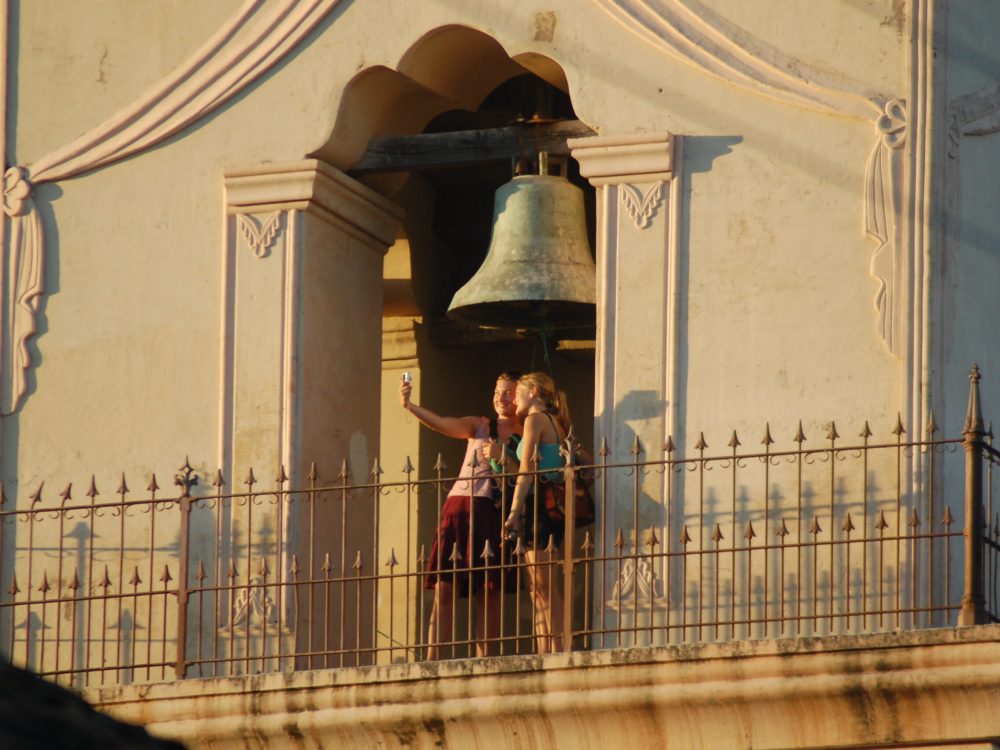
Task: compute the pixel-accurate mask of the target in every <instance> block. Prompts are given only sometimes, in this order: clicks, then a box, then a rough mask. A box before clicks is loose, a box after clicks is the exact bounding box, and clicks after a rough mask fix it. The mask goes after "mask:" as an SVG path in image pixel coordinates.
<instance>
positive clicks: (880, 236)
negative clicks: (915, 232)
mask: <svg viewBox="0 0 1000 750" xmlns="http://www.w3.org/2000/svg"><path fill="white" fill-rule="evenodd" d="M875 129H876V132H877V133H878V140H877V141H876V142H875V147H874V148H873V149H872V153H871V156H870V157H869V159H868V168H867V169H866V170H865V232H866V233H867V235H868V236H869V237H871V238H872V239H874V240H875V241H876V242H877V243H878V246H877V247H876V248H875V249H874V250H873V251H872V254H871V256H870V261H869V272H870V273H871V276H872V278H873V279H875V280H876V281H877V282H878V288H877V289H876V291H875V298H874V305H875V312H876V316H877V317H876V330H877V331H878V333H879V336H881V337H882V340H883V341H884V342H885V345H886V346H887V347H888V348H889V351H890V352H892V353H893V354H901V343H902V342H901V341H900V340H899V337H898V336H897V335H896V333H897V332H895V331H894V330H893V321H894V320H895V318H896V311H897V305H898V304H899V301H898V299H897V297H898V291H897V290H896V288H895V283H894V281H895V279H896V277H897V270H898V269H900V268H901V267H902V264H903V258H901V257H900V253H901V252H902V247H901V246H900V242H899V238H898V237H897V231H896V230H897V227H898V226H899V211H900V205H899V202H900V199H899V185H900V184H901V183H902V170H903V163H902V151H901V149H902V146H903V144H904V143H906V105H905V103H904V102H903V101H901V100H899V99H890V100H889V101H888V102H887V103H886V105H885V110H884V111H883V113H882V115H881V116H880V117H879V118H878V120H876V121H875Z"/></svg>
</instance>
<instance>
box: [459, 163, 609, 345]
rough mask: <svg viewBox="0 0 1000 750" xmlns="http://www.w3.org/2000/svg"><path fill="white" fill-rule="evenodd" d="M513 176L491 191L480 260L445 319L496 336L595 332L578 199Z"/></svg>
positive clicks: (563, 186) (560, 188)
mask: <svg viewBox="0 0 1000 750" xmlns="http://www.w3.org/2000/svg"><path fill="white" fill-rule="evenodd" d="M546 156H547V155H546V154H540V155H539V157H540V158H539V167H540V169H539V171H540V172H541V174H537V175H536V174H529V175H518V176H516V177H514V178H513V179H512V180H511V181H510V182H508V183H506V184H504V185H501V186H500V188H499V189H497V192H496V196H495V198H494V202H493V233H492V236H491V237H490V249H489V252H487V254H486V260H484V261H483V265H482V266H480V268H479V270H478V271H476V273H475V275H473V277H472V278H471V279H469V281H468V283H466V284H465V286H463V287H462V288H461V289H459V290H458V291H457V292H455V296H454V297H453V298H452V300H451V305H450V306H449V308H448V313H449V314H450V315H453V316H455V317H458V318H463V319H465V320H469V321H471V322H474V323H478V324H479V325H482V326H491V327H499V328H538V327H547V326H551V327H553V328H582V327H586V326H592V325H594V321H595V305H596V301H597V295H596V280H595V276H596V268H595V266H594V260H593V257H592V256H591V253H590V243H589V242H588V240H587V225H586V220H585V218H584V209H583V191H582V190H580V188H578V187H576V186H575V185H573V184H572V183H571V182H570V181H569V180H567V179H566V178H565V177H562V176H558V175H550V174H546V172H547V171H548V170H547V161H548V160H547V158H546Z"/></svg>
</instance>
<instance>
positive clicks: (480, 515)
mask: <svg viewBox="0 0 1000 750" xmlns="http://www.w3.org/2000/svg"><path fill="white" fill-rule="evenodd" d="M472 500H473V513H472V514H471V515H470V513H469V497H468V496H465V497H462V496H460V495H452V496H450V497H449V498H448V499H447V500H445V503H444V507H443V508H441V523H440V524H439V525H438V529H437V533H435V535H434V543H433V544H432V545H431V554H430V558H429V559H428V560H427V568H426V572H427V576H426V577H425V578H424V588H427V589H433V588H434V585H435V584H436V583H438V582H439V581H440V582H441V583H451V584H454V585H455V587H456V590H457V592H458V595H459V596H468V595H469V584H470V582H471V584H472V586H473V589H474V590H475V591H480V590H484V589H485V590H489V591H513V590H514V588H515V586H516V585H517V570H516V569H515V568H513V567H511V565H510V562H511V561H510V560H509V559H508V558H509V555H508V554H507V553H503V559H501V547H502V545H503V542H502V539H503V519H502V518H501V517H500V508H499V507H497V503H496V501H494V500H493V499H492V498H488V497H475V498H473V499H472ZM470 531H471V533H470ZM487 541H488V542H489V545H490V550H491V551H492V553H493V557H491V558H489V559H488V560H487V559H484V558H483V550H484V549H485V548H486V542H487ZM456 549H457V550H458V554H459V555H461V559H460V560H459V559H455V560H452V559H451V558H452V557H453V555H454V552H455V550H456ZM501 565H502V567H501ZM470 568H471V570H470Z"/></svg>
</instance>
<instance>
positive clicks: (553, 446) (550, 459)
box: [517, 412, 564, 481]
mask: <svg viewBox="0 0 1000 750" xmlns="http://www.w3.org/2000/svg"><path fill="white" fill-rule="evenodd" d="M545 416H546V417H548V418H549V422H552V415H551V414H549V413H548V412H545ZM555 427H556V426H555V423H554V422H553V423H552V429H555ZM556 434H557V435H558V434H559V430H556ZM523 453H524V443H523V442H520V443H518V444H517V460H518V461H520V460H521V459H522V458H523ZM563 465H564V462H563V457H562V454H561V453H560V452H559V443H539V444H538V470H539V471H542V470H544V469H561V468H562V467H563ZM560 476H561V475H560V474H558V473H556V472H549V473H548V474H546V475H545V478H546V479H549V480H553V481H555V480H558V479H559V477H560Z"/></svg>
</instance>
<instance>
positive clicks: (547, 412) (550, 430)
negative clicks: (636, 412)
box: [504, 372, 570, 654]
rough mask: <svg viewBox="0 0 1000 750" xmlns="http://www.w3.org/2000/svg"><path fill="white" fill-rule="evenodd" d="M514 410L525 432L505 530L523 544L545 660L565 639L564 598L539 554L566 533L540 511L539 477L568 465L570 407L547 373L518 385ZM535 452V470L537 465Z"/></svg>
mask: <svg viewBox="0 0 1000 750" xmlns="http://www.w3.org/2000/svg"><path fill="white" fill-rule="evenodd" d="M514 406H515V409H516V413H517V416H518V418H519V419H520V420H521V423H522V424H523V426H524V432H523V436H522V438H521V442H520V443H519V444H518V447H517V458H518V460H519V461H520V467H519V474H518V477H517V484H516V485H515V487H514V496H513V499H512V500H511V508H510V515H509V516H508V517H507V520H506V521H505V523H504V527H505V528H507V529H508V530H510V531H512V532H514V533H515V534H517V535H519V536H520V537H521V538H522V539H523V541H524V546H525V548H526V551H525V554H524V559H525V563H526V565H525V571H526V573H527V578H528V592H529V594H530V596H531V603H532V611H533V615H534V633H535V647H536V650H537V651H538V653H539V654H546V653H550V652H553V651H559V650H561V648H562V638H561V636H560V635H558V634H556V632H555V629H556V625H557V624H558V623H561V622H562V611H563V594H562V586H561V580H560V579H561V575H558V574H555V573H554V572H553V571H552V569H551V568H552V566H551V564H550V561H548V560H546V563H545V564H539V554H540V553H542V554H545V553H544V550H545V548H546V547H547V546H548V544H549V540H550V539H551V541H552V543H553V545H554V546H556V547H558V546H560V545H561V544H562V542H563V537H564V536H565V533H566V528H565V526H564V525H562V524H557V523H555V522H553V521H552V520H550V519H549V517H548V515H547V514H546V512H545V508H544V507H538V508H537V509H536V503H535V493H534V487H535V472H536V471H537V472H546V471H548V470H555V469H561V468H562V466H563V464H564V459H563V456H562V454H561V453H560V450H559V449H560V447H561V446H562V445H563V442H564V441H565V440H566V435H567V434H568V433H569V429H570V420H569V406H568V404H567V403H566V394H564V393H563V392H562V391H558V390H556V387H555V383H553V382H552V378H550V377H549V376H548V375H546V374H545V373H544V372H532V373H528V374H527V375H522V376H521V377H520V378H519V379H518V381H517V389H516V391H515V393H514ZM536 451H537V454H538V465H537V466H536V465H535V462H534V460H533V458H534V456H535V453H536ZM561 480H562V476H561V473H560V472H554V473H552V474H546V473H541V474H539V477H538V481H561Z"/></svg>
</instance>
